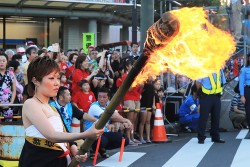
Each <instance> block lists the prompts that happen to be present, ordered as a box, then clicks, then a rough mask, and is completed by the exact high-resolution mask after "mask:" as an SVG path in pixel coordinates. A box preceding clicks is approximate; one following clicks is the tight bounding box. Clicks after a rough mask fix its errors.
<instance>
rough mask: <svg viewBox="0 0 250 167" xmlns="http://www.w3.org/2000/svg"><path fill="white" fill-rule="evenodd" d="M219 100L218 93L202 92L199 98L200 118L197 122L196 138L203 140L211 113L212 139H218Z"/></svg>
mask: <svg viewBox="0 0 250 167" xmlns="http://www.w3.org/2000/svg"><path fill="white" fill-rule="evenodd" d="M220 110H221V100H220V95H206V94H202V96H201V98H200V119H199V122H198V140H205V138H206V136H205V130H206V124H207V120H208V117H209V113H211V131H210V135H211V137H212V139H214V140H216V139H220V134H219V124H220Z"/></svg>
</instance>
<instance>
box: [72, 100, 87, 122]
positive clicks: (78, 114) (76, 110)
mask: <svg viewBox="0 0 250 167" xmlns="http://www.w3.org/2000/svg"><path fill="white" fill-rule="evenodd" d="M72 112H73V114H72V117H75V118H77V119H78V120H81V119H83V115H84V112H83V111H81V110H79V108H77V107H76V106H75V105H73V104H72Z"/></svg>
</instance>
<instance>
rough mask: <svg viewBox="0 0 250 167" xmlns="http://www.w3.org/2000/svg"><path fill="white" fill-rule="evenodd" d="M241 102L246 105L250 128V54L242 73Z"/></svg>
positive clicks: (240, 85)
mask: <svg viewBox="0 0 250 167" xmlns="http://www.w3.org/2000/svg"><path fill="white" fill-rule="evenodd" d="M239 89H240V96H241V97H240V100H241V102H242V103H243V104H245V108H246V119H247V124H248V127H250V53H248V55H247V63H246V66H245V67H243V68H242V69H241V71H240V84H239Z"/></svg>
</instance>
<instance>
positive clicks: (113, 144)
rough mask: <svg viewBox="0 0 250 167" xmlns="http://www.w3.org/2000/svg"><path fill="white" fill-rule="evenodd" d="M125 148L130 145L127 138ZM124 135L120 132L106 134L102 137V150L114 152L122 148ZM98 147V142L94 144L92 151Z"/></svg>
mask: <svg viewBox="0 0 250 167" xmlns="http://www.w3.org/2000/svg"><path fill="white" fill-rule="evenodd" d="M125 139H126V140H125V146H126V145H128V143H129V140H128V138H127V137H126V138H125ZM121 143H122V135H121V133H119V132H104V133H103V135H102V137H101V143H100V148H99V149H101V148H105V149H107V150H112V149H115V148H119V147H121ZM96 146H97V140H96V141H95V142H94V143H93V145H92V149H93V150H95V149H96Z"/></svg>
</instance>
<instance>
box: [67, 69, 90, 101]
mask: <svg viewBox="0 0 250 167" xmlns="http://www.w3.org/2000/svg"><path fill="white" fill-rule="evenodd" d="M89 75H90V72H89V71H82V70H80V69H75V71H74V73H73V76H72V87H71V90H72V97H74V95H75V94H76V93H77V92H80V91H81V90H80V87H79V86H78V82H80V81H81V80H82V79H85V78H87V77H88V76H89Z"/></svg>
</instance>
